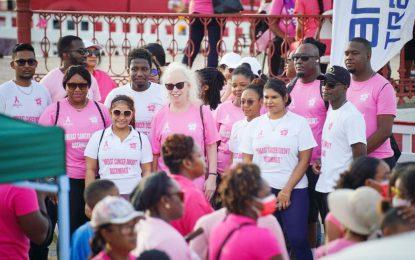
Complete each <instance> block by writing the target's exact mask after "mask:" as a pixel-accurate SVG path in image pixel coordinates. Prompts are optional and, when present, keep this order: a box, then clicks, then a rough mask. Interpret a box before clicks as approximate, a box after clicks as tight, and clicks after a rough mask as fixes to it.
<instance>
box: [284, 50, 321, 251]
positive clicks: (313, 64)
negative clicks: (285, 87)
mask: <svg viewBox="0 0 415 260" xmlns="http://www.w3.org/2000/svg"><path fill="white" fill-rule="evenodd" d="M292 59H293V61H294V66H295V71H296V74H297V77H298V80H297V81H296V83H295V85H294V87H292V89H291V93H290V97H291V104H290V106H289V107H288V109H289V110H290V111H292V112H294V113H296V114H298V115H300V116H303V117H305V118H306V119H307V120H308V124H309V125H310V127H311V130H312V132H313V136H314V139H315V140H316V142H317V145H318V146H317V147H315V148H314V149H313V153H312V156H311V160H310V166H309V167H308V169H307V171H306V175H307V179H308V193H309V199H310V208H309V216H308V223H309V227H308V233H309V244H310V247H311V248H312V249H314V248H316V246H317V236H316V233H317V222H318V213H319V211H320V214H321V217H322V219H324V217H325V212H327V210H328V209H325V208H323V207H324V205H326V203H324V201H321V200H323V199H324V198H323V197H322V196H319V195H321V194H319V193H317V192H316V191H315V190H314V189H315V186H316V183H317V180H318V175H317V174H315V173H314V172H313V170H312V167H311V166H312V165H313V164H314V163H315V162H319V161H320V157H321V134H322V131H323V125H324V121H325V120H326V113H327V107H326V104H325V102H324V101H323V99H322V97H321V94H320V85H321V81H320V80H318V79H317V77H318V76H319V75H320V56H319V50H318V48H317V47H316V46H315V45H313V44H310V43H304V44H301V45H300V46H299V47H298V48H297V50H296V51H295V53H294V54H293V55H292Z"/></svg>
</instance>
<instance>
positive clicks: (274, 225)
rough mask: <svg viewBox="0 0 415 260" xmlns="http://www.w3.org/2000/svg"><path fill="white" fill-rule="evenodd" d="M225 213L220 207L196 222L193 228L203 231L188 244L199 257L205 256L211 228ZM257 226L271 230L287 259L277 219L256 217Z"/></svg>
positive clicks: (221, 219) (270, 216)
mask: <svg viewBox="0 0 415 260" xmlns="http://www.w3.org/2000/svg"><path fill="white" fill-rule="evenodd" d="M226 215H227V212H226V208H221V209H219V210H217V211H214V212H212V213H210V214H208V215H205V216H203V217H201V218H200V219H199V220H198V221H197V222H196V225H195V227H194V230H197V229H199V228H202V229H203V233H202V234H200V235H199V236H197V237H195V238H194V239H192V240H191V241H190V243H189V245H190V248H191V249H192V250H193V251H194V252H196V254H197V255H198V256H199V257H200V259H206V258H207V256H208V249H209V237H210V234H211V233H212V230H213V228H214V227H215V226H216V225H218V224H219V223H221V222H222V221H223V220H224V219H225V218H226ZM258 227H261V228H266V229H268V230H269V231H271V233H272V235H273V236H274V237H275V239H276V240H277V242H278V244H279V245H280V247H281V251H282V256H283V259H284V260H288V259H289V257H288V252H287V248H286V246H285V238H284V233H283V232H282V229H281V226H280V224H279V223H278V221H277V219H276V218H275V217H274V216H273V215H267V216H264V217H260V218H258Z"/></svg>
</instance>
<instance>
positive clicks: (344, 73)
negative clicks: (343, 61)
mask: <svg viewBox="0 0 415 260" xmlns="http://www.w3.org/2000/svg"><path fill="white" fill-rule="evenodd" d="M317 79H320V80H329V81H330V80H334V81H337V82H340V83H342V84H344V85H346V86H349V85H350V72H349V71H348V70H347V69H345V68H343V67H340V66H336V65H334V66H331V67H329V68H328V69H327V72H326V74H324V75H323V74H322V75H320V76H318V77H317Z"/></svg>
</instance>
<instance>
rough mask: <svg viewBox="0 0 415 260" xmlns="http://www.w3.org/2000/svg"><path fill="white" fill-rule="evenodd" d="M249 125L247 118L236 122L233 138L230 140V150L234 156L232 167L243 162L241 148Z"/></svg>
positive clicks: (232, 133) (233, 128)
mask: <svg viewBox="0 0 415 260" xmlns="http://www.w3.org/2000/svg"><path fill="white" fill-rule="evenodd" d="M248 124H249V122H248V121H247V120H246V118H245V119H242V120H239V121H237V122H235V123H234V124H233V126H232V131H231V136H230V138H229V150H230V151H231V152H232V154H233V159H232V165H231V166H235V165H237V164H238V163H241V162H243V160H242V159H243V158H242V152H241V149H240V146H241V142H242V139H243V137H244V135H245V131H246V128H247V126H248Z"/></svg>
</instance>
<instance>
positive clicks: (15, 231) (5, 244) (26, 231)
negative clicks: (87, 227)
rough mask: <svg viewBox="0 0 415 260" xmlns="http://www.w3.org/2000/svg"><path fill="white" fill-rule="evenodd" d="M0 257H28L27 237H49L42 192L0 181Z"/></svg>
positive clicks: (39, 241) (40, 240)
mask: <svg viewBox="0 0 415 260" xmlns="http://www.w3.org/2000/svg"><path fill="white" fill-rule="evenodd" d="M0 230H1V232H0V258H1V259H19V260H20V259H28V258H29V255H28V252H29V240H30V241H32V242H33V243H35V244H43V243H44V242H45V241H46V240H47V239H49V238H50V236H51V234H52V232H48V231H49V220H48V218H47V213H46V206H45V196H44V195H43V194H42V195H40V194H39V196H36V192H35V191H34V190H33V189H29V188H22V187H17V186H14V185H10V184H0Z"/></svg>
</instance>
